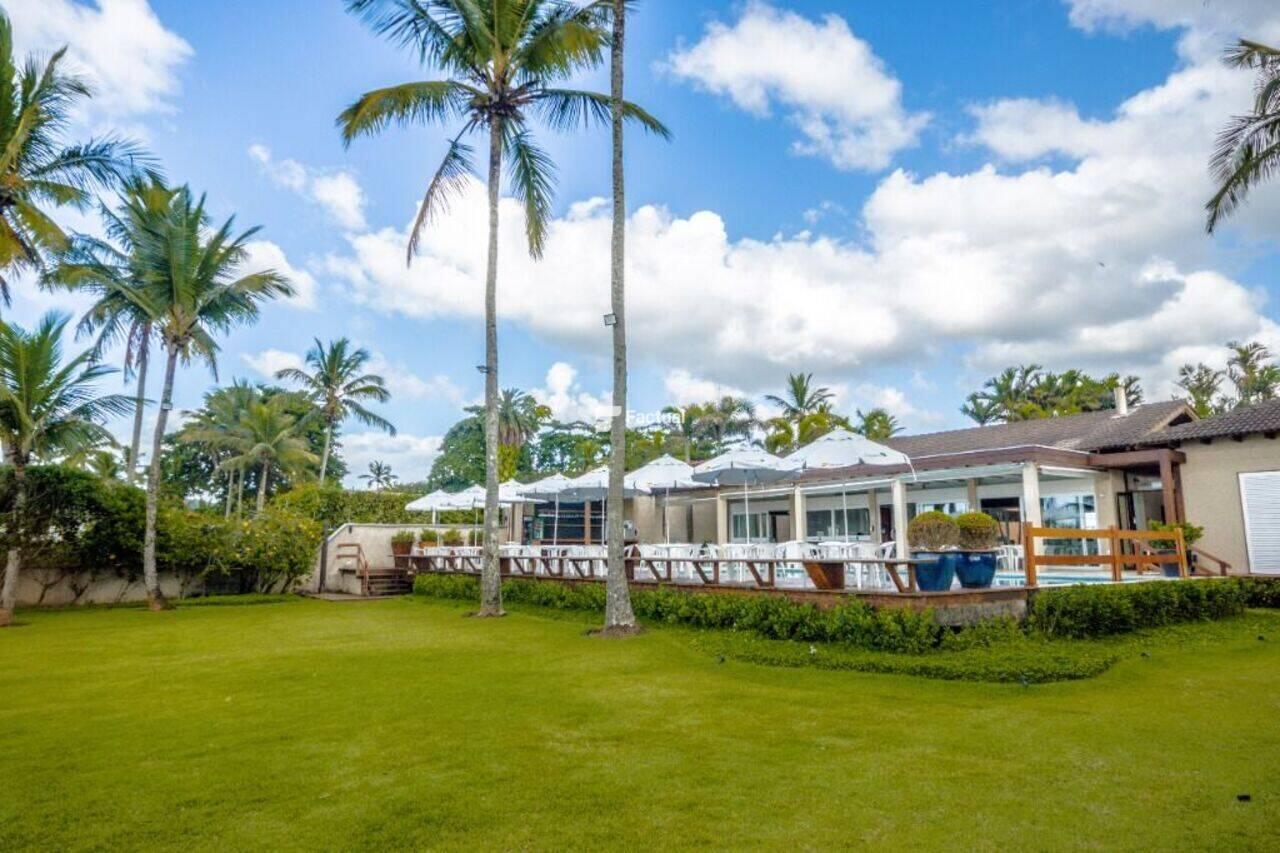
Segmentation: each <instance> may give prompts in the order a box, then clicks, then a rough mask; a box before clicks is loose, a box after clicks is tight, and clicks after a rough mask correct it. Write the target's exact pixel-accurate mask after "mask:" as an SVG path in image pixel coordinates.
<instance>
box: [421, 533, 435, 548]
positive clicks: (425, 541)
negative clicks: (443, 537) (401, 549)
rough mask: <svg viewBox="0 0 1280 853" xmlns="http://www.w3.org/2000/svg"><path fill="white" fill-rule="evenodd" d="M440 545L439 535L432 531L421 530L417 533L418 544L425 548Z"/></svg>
mask: <svg viewBox="0 0 1280 853" xmlns="http://www.w3.org/2000/svg"><path fill="white" fill-rule="evenodd" d="M439 543H440V534H439V533H437V532H436V531H434V530H426V529H423V530H421V531H419V532H418V544H419V545H421V546H422V547H424V548H426V547H428V546H431V545H437V544H439Z"/></svg>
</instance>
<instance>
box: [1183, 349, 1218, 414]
mask: <svg viewBox="0 0 1280 853" xmlns="http://www.w3.org/2000/svg"><path fill="white" fill-rule="evenodd" d="M1224 379H1226V374H1225V373H1223V372H1222V371H1221V370H1214V369H1213V368H1212V367H1210V366H1209V365H1207V364H1205V363H1203V362H1201V363H1199V364H1196V365H1190V364H1184V365H1182V367H1180V368H1178V381H1177V382H1176V383H1175V384H1176V385H1177V386H1178V387H1179V388H1181V389H1182V390H1183V391H1185V392H1187V398H1186V399H1187V402H1188V403H1189V404H1190V405H1191V408H1192V409H1194V410H1195V413H1196V415H1198V416H1199V417H1202V418H1207V417H1210V416H1212V415H1215V414H1218V413H1219V412H1220V411H1222V410H1223V408H1225V406H1224V405H1223V402H1222V399H1221V397H1219V395H1218V391H1219V389H1221V387H1222V382H1223V380H1224Z"/></svg>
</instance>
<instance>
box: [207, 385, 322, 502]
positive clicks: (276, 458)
mask: <svg viewBox="0 0 1280 853" xmlns="http://www.w3.org/2000/svg"><path fill="white" fill-rule="evenodd" d="M289 397H290V395H288V394H272V395H271V396H269V397H266V398H265V399H259V400H256V401H254V402H252V403H250V404H249V406H248V408H246V410H245V411H244V413H243V414H242V415H241V417H240V423H239V424H238V425H237V427H236V428H235V430H233V431H232V447H233V448H234V449H235V451H236V455H234V456H232V457H231V458H230V459H228V460H227V461H226V462H225V463H223V464H224V465H228V466H232V467H239V468H241V469H244V468H250V467H253V466H257V468H258V500H257V509H256V511H257V514H258V515H261V514H262V511H263V510H264V509H266V505H267V490H268V489H269V488H270V482H271V471H272V469H273V468H279V469H280V470H281V471H282V472H285V473H291V472H295V471H301V470H305V469H306V468H307V467H308V466H311V465H315V464H316V463H318V462H319V460H318V459H317V458H316V455H315V454H314V453H312V452H311V451H310V450H308V449H307V447H308V445H307V440H306V439H305V438H304V437H303V436H302V434H301V430H302V427H303V426H304V424H303V419H301V418H298V417H297V416H295V415H293V414H292V413H291V412H290V411H289V407H290V406H291V405H292V404H293V402H294V401H293V400H290V399H289Z"/></svg>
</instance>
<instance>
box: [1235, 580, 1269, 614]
mask: <svg viewBox="0 0 1280 853" xmlns="http://www.w3.org/2000/svg"><path fill="white" fill-rule="evenodd" d="M1233 580H1234V582H1235V584H1236V585H1237V586H1238V587H1240V592H1241V594H1242V595H1244V600H1245V606H1246V607H1277V608H1280V577H1274V578H1267V577H1247V578H1233Z"/></svg>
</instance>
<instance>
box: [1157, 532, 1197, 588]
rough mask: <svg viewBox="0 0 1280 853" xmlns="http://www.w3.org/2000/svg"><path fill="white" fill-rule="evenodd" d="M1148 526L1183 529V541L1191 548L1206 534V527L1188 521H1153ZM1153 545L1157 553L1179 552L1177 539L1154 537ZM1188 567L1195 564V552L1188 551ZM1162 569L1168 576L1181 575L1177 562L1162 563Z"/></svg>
mask: <svg viewBox="0 0 1280 853" xmlns="http://www.w3.org/2000/svg"><path fill="white" fill-rule="evenodd" d="M1147 528H1148V529H1150V530H1157V531H1173V530H1181V531H1182V542H1183V544H1184V545H1186V546H1187V547H1188V548H1190V547H1191V546H1192V545H1193V544H1194V543H1195V542H1197V541H1198V540H1199V539H1200V537H1201V536H1204V528H1203V527H1199V526H1197V525H1194V524H1192V523H1190V522H1188V521H1179V522H1175V523H1173V524H1165V523H1164V522H1163V521H1152V522H1150V523H1148V524H1147ZM1151 547H1152V548H1153V549H1154V550H1155V551H1156V553H1157V554H1176V553H1178V540H1176V539H1152V540H1151ZM1187 564H1188V569H1190V567H1191V566H1193V565H1194V564H1195V554H1192V553H1190V552H1188V553H1187ZM1160 569H1161V570H1162V571H1163V572H1164V576H1165V577H1167V578H1176V577H1181V574H1180V573H1179V571H1178V564H1177V563H1161V564H1160Z"/></svg>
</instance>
